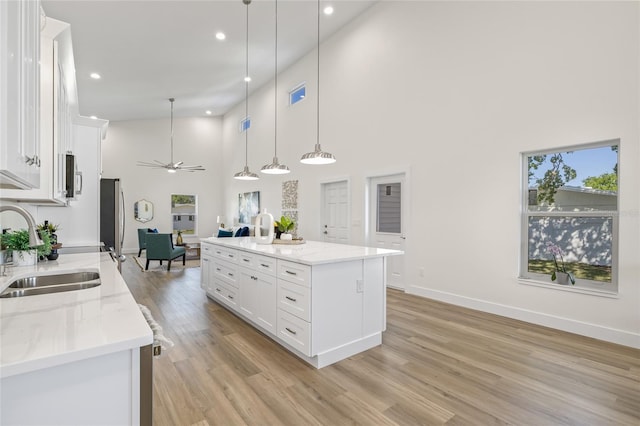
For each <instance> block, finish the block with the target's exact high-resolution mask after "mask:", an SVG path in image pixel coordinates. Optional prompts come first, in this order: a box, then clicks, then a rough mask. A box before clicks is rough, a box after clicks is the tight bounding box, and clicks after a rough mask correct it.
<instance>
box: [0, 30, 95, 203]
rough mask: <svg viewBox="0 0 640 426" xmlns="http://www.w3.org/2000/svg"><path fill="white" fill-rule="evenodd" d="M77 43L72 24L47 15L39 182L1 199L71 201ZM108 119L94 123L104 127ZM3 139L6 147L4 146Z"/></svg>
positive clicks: (4, 193)
mask: <svg viewBox="0 0 640 426" xmlns="http://www.w3.org/2000/svg"><path fill="white" fill-rule="evenodd" d="M74 67H75V65H74V59H73V46H72V43H71V28H70V26H69V24H67V23H65V22H61V21H58V20H56V19H52V18H44V19H43V21H42V31H41V35H40V84H39V89H40V90H39V97H40V116H39V123H38V125H36V126H32V127H33V128H36V129H38V131H39V132H40V137H39V139H40V164H41V166H40V175H39V178H38V185H36V187H35V188H32V189H28V190H21V189H3V190H2V191H1V192H0V199H3V200H9V201H19V202H20V201H21V202H28V203H30V204H41V205H60V206H65V205H67V203H68V201H69V200H70V197H69V194H67V193H66V183H67V182H66V181H67V173H66V166H67V162H66V155H67V154H71V153H72V152H73V151H74V150H73V145H74V142H73V139H74V138H73V132H72V122H73V121H74V120H78V119H79V115H78V101H77V90H76V81H75V69H74ZM104 123H105V122H104V120H97V121H96V122H95V123H92V126H94V127H100V126H102V125H103V124H104ZM4 145H5V144H4V142H3V147H4Z"/></svg>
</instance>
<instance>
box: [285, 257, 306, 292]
mask: <svg viewBox="0 0 640 426" xmlns="http://www.w3.org/2000/svg"><path fill="white" fill-rule="evenodd" d="M277 264H278V278H282V279H285V280H287V281H291V282H294V283H298V284H302V285H304V286H307V287H310V286H311V267H310V266H308V265H302V264H300V263H294V262H287V261H286V260H280V259H278V262H277Z"/></svg>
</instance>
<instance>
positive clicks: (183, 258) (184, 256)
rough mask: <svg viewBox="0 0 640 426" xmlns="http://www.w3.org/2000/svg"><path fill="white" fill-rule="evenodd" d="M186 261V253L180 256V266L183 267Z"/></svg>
mask: <svg viewBox="0 0 640 426" xmlns="http://www.w3.org/2000/svg"><path fill="white" fill-rule="evenodd" d="M186 259H187V253H185V254H183V255H182V266H184V261H185V260H186Z"/></svg>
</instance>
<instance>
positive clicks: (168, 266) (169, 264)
mask: <svg viewBox="0 0 640 426" xmlns="http://www.w3.org/2000/svg"><path fill="white" fill-rule="evenodd" d="M170 270H171V261H169V263H168V264H167V272H169V271H170Z"/></svg>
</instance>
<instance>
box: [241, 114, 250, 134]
mask: <svg viewBox="0 0 640 426" xmlns="http://www.w3.org/2000/svg"><path fill="white" fill-rule="evenodd" d="M250 128H251V117H250V116H246V117H245V118H243V119H242V120H240V133H244V132H246V131H247V130H249V129H250Z"/></svg>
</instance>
